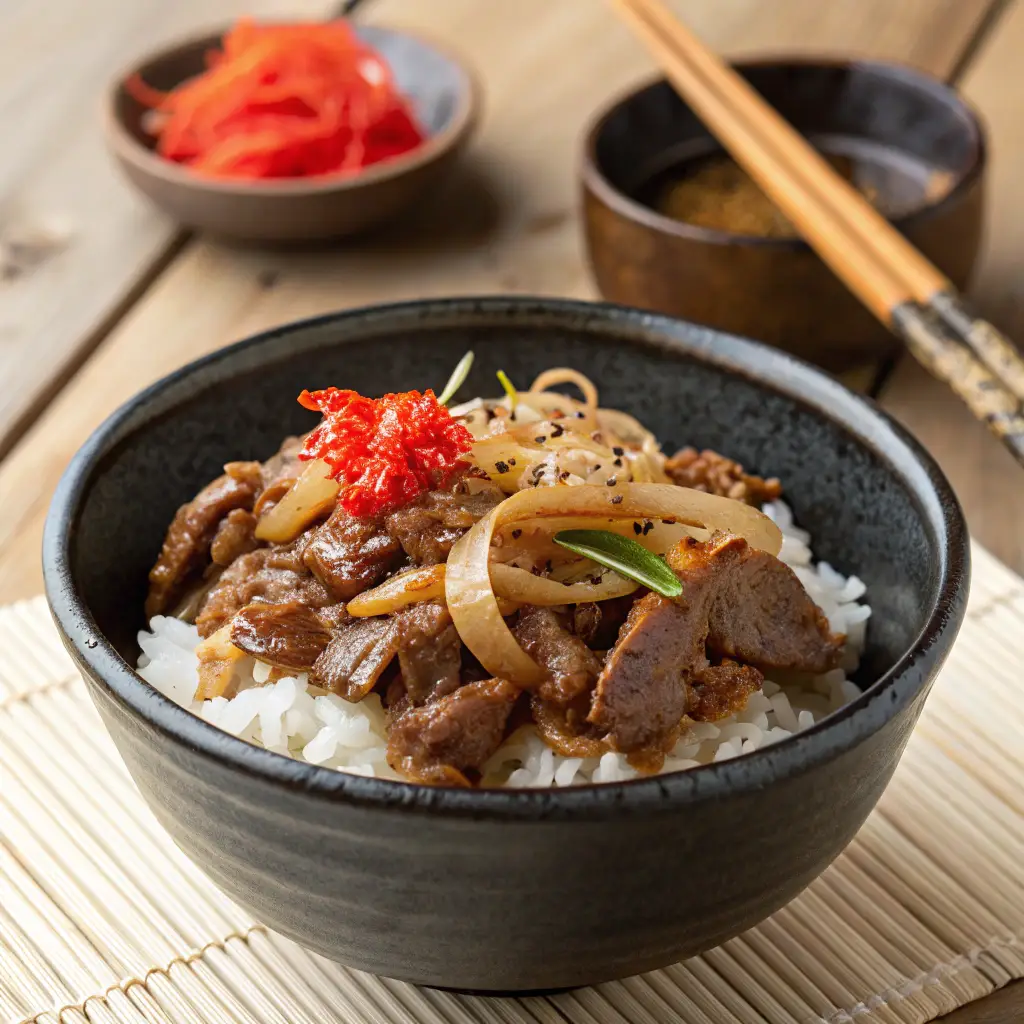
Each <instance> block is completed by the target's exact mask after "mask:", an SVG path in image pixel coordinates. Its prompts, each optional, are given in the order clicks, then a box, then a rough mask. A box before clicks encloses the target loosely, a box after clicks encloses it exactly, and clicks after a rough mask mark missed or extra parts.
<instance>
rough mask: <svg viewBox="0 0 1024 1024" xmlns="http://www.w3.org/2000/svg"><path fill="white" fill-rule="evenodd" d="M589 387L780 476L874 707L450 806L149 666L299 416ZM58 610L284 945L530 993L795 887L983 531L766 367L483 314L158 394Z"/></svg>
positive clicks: (189, 827)
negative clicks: (383, 400) (208, 508)
mask: <svg viewBox="0 0 1024 1024" xmlns="http://www.w3.org/2000/svg"><path fill="white" fill-rule="evenodd" d="M470 348H471V349H473V350H474V351H475V352H476V356H477V359H476V364H475V366H474V368H473V373H472V375H471V377H470V380H469V381H468V383H467V385H466V387H465V389H464V392H463V393H464V394H467V395H471V394H487V393H492V392H493V391H494V388H495V380H494V373H495V370H496V369H498V368H499V367H502V368H504V369H505V370H506V371H508V372H509V374H510V375H511V376H512V378H513V380H518V381H528V380H530V379H531V378H532V376H533V375H534V374H535V373H537V372H538V371H539V370H542V369H545V368H547V367H550V366H552V365H558V364H565V365H569V366H576V367H580V368H582V369H585V370H586V371H587V372H588V373H589V374H590V375H591V376H592V377H593V378H594V380H595V381H596V382H597V384H598V385H599V387H600V388H601V392H602V400H603V403H604V404H606V405H610V406H615V407H618V408H621V409H626V410H629V411H630V412H632V413H635V414H636V415H637V416H639V417H641V418H642V419H643V420H644V421H645V422H646V423H647V424H648V425H649V426H650V427H652V428H653V429H654V430H655V431H656V432H657V433H658V435H659V436H660V437H661V438H662V439H664V441H665V442H666V445H672V444H678V443H681V442H684V441H685V442H690V443H693V444H696V445H709V446H713V447H714V448H717V449H720V450H721V451H723V452H727V453H729V454H730V455H732V456H734V457H736V458H738V459H740V460H742V462H743V463H744V464H745V465H746V466H748V467H749V468H750V469H752V470H755V471H757V472H764V473H771V474H777V475H778V476H779V477H781V478H782V480H783V482H784V484H785V487H786V492H787V496H788V498H789V500H790V501H791V502H792V505H793V508H794V510H795V513H796V515H797V516H798V518H799V520H800V522H801V523H802V524H803V525H804V526H806V527H807V528H808V529H810V530H811V531H812V532H813V534H814V540H815V550H816V552H817V554H818V555H819V556H820V557H822V558H826V559H828V560H829V561H830V562H832V563H833V564H834V565H836V566H838V567H839V568H840V569H841V570H843V571H844V572H848V573H849V572H856V573H857V574H858V575H859V576H861V577H862V578H863V579H864V580H866V581H867V582H868V585H869V590H868V596H869V600H870V602H871V604H872V606H873V608H874V615H873V617H872V619H871V628H870V630H869V634H868V637H869V643H868V649H867V655H866V658H865V660H864V664H863V671H862V675H861V680H862V682H863V684H865V685H866V687H867V688H866V690H865V692H864V693H863V694H862V696H861V697H859V698H858V699H857V700H855V701H853V702H852V703H851V704H850V705H848V706H847V707H845V708H844V709H843V710H842V711H840V712H838V713H836V714H833V715H832V716H830V717H829V718H828V719H826V720H825V721H824V722H822V723H821V724H819V725H817V726H815V727H814V728H812V729H810V730H808V731H807V732H805V733H803V734H801V735H800V736H798V737H795V738H793V739H792V740H788V741H786V742H784V743H781V744H779V745H778V746H775V747H771V748H769V749H767V750H763V751H758V752H756V753H753V754H750V755H747V756H744V757H740V758H738V759H736V760H734V761H729V762H725V763H721V764H716V765H711V766H708V767H703V768H698V769H696V770H694V771H690V772H685V773H681V774H675V775H667V776H662V777H657V778H652V779H647V780H641V781H636V782H631V783H625V784H616V785H608V786H591V787H581V788H578V789H570V790H550V791H536V790H532V791H502V790H496V791H473V790H457V789H432V788H429V787H424V786H417V785H409V784H405V783H399V782H388V781H380V780H373V779H366V778H361V777H357V776H352V775H344V774H340V773H337V772H334V771H331V770H329V769H325V768H319V767H313V766H311V765H308V764H303V763H300V762H298V761H292V760H289V759H287V758H285V757H282V756H279V755H278V754H274V753H271V752H269V751H266V750H262V749H258V748H256V747H254V746H250V745H249V744H247V743H244V742H242V741H241V740H238V739H235V738H234V737H231V736H228V735H226V734H225V733H222V732H220V731H219V730H217V729H216V728H214V727H212V726H210V725H208V724H206V723H204V722H203V721H201V720H200V719H198V718H196V717H193V716H192V715H191V714H189V713H188V712H186V711H184V710H182V709H181V708H179V707H177V706H176V705H174V704H172V703H171V702H170V701H168V700H166V699H165V698H164V697H162V696H161V695H160V694H158V693H157V692H156V691H155V690H153V689H152V688H151V687H150V686H149V685H148V684H146V683H145V682H143V681H142V680H141V679H140V678H139V677H138V676H137V675H136V674H135V673H134V672H133V671H132V668H131V666H132V664H133V663H134V662H135V659H136V654H137V648H136V644H135V633H136V630H138V629H139V628H140V627H141V626H142V625H143V610H142V604H143V597H144V593H145V588H146V572H147V570H148V568H149V566H150V564H151V563H152V562H153V560H154V558H155V557H156V554H157V551H158V550H159V547H160V542H161V538H162V535H163V533H164V529H165V527H166V526H167V524H168V522H169V521H170V519H171V516H172V515H173V513H174V511H175V509H176V507H177V506H178V504H179V503H180V502H182V501H184V500H186V499H187V498H189V497H190V496H191V495H192V494H193V493H194V492H195V491H196V490H197V489H198V488H199V487H200V485H202V484H203V483H204V482H206V481H207V480H209V479H210V478H211V477H213V476H214V475H215V474H217V473H218V472H219V467H220V466H221V465H222V464H223V463H224V462H225V461H228V460H231V459H236V458H250V457H251V458H262V457H264V456H267V455H269V454H270V453H271V452H273V451H274V450H275V449H276V448H277V445H278V442H279V441H280V439H281V437H282V436H283V435H284V434H286V433H289V432H296V431H299V430H302V429H304V428H306V427H308V426H310V425H311V419H312V417H311V415H310V414H309V413H307V412H305V411H304V410H303V409H301V408H300V407H299V405H298V404H297V403H296V401H295V396H296V395H297V394H298V392H299V391H300V390H301V389H302V388H304V387H307V386H309V387H312V386H326V385H327V384H338V385H344V386H347V387H352V388H357V389H359V390H360V391H363V392H365V393H370V394H375V393H380V392H382V391H385V390H392V389H393V390H400V389H407V388H414V387H417V388H422V387H425V386H428V385H432V386H434V387H439V386H440V385H441V384H443V382H444V380H445V379H446V377H447V375H448V373H449V371H450V369H451V367H452V366H453V365H454V364H455V362H456V360H457V359H458V358H459V357H460V356H461V355H462V354H463V353H464V352H465V351H466V350H467V349H470ZM43 557H44V563H45V573H46V587H47V593H48V595H49V600H50V604H51V607H52V609H53V614H54V616H55V618H56V620H57V624H58V627H59V629H60V631H61V633H62V635H63V637H64V640H65V643H66V644H67V646H68V648H69V650H70V651H71V653H72V656H73V657H74V658H75V660H76V661H77V663H78V665H79V666H80V668H81V670H82V673H83V675H84V676H85V678H86V680H87V682H88V686H89V690H90V692H91V693H92V697H93V700H94V701H95V703H96V706H97V707H98V709H99V711H100V714H101V715H102V716H103V719H104V721H105V722H106V724H107V727H108V728H109V730H110V732H111V734H112V735H113V737H114V740H115V741H116V743H117V746H118V748H119V750H120V751H121V754H122V756H123V757H124V760H125V762H126V764H127V765H128V768H129V770H130V771H131V773H132V775H133V777H134V778H135V780H136V782H137V783H138V785H139V788H140V789H141V790H142V792H143V794H144V795H145V797H146V799H147V800H148V801H149V803H150V805H151V806H152V808H153V810H154V811H155V812H156V814H157V816H158V818H159V819H160V821H161V822H162V823H163V824H164V826H166V828H167V829H168V831H169V832H170V833H171V835H172V836H173V837H174V839H175V840H176V841H177V842H178V844H179V845H180V846H181V847H182V849H184V850H185V852H186V853H188V854H189V855H190V856H191V857H193V858H194V859H195V860H196V862H197V863H198V864H199V865H200V866H201V867H202V868H203V869H204V870H205V871H206V872H208V873H209V875H210V877H211V878H212V879H213V880H214V881H215V882H216V883H217V884H218V885H220V886H221V887H222V888H223V889H224V890H225V891H226V892H228V893H229V894H230V895H231V896H232V897H233V898H234V899H236V900H237V901H238V902H240V903H241V904H242V905H244V906H246V907H248V908H249V909H250V910H251V911H253V912H254V913H255V914H256V915H258V916H259V918H260V919H262V920H263V921H265V922H266V923H267V924H268V925H270V926H271V927H273V928H275V929H277V930H279V931H280V932H283V933H284V934H285V935H288V936H290V937H292V938H294V939H297V940H298V941H299V942H301V943H303V944H304V945H306V946H308V947H310V948H311V949H314V950H316V951H317V952H319V953H322V954H324V955H326V956H328V957H331V958H334V959H336V960H340V961H342V962H343V963H345V964H348V965H350V966H352V967H356V968H360V969H362V970H367V971H373V972H376V973H380V974H384V975H390V976H392V977H396V978H404V979H407V980H409V981H414V982H421V983H426V984H430V985H440V986H447V987H456V988H468V989H477V990H491V991H493V990H506V991H507V990H525V989H543V988H553V987H563V986H573V985H581V984H584V983H590V982H598V981H603V980H606V979H610V978H616V977H621V976H624V975H628V974H632V973H635V972H639V971H645V970H648V969H651V968H656V967H659V966H662V965H664V964H668V963H670V962H673V961H676V960H678V959H679V958H681V957H685V956H689V955H691V954H694V953H698V952H700V951H701V950H705V949H708V948H709V947H711V946H714V945H716V944H717V943H720V942H722V941H724V940H725V939H728V938H729V937H730V936H733V935H736V934H737V933H738V932H740V931H742V930H744V929H746V928H748V927H750V926H751V925H753V924H755V923H756V922H758V921H759V920H761V919H762V918H763V917H765V916H766V915H768V914H770V913H771V912H772V911H774V910H776V909H777V908H778V907H781V906H782V905H783V904H784V903H786V902H787V901H788V900H790V899H792V898H793V897H794V896H795V895H796V894H797V893H798V892H800V890H801V889H803V888H804V886H806V885H807V884H808V883H809V882H810V881H811V880H812V879H813V878H814V877H815V876H816V875H817V874H819V872H821V871H822V870H823V869H824V868H825V866H826V865H827V864H828V863H829V862H830V861H831V860H832V859H833V858H834V857H835V856H836V855H837V854H838V853H839V852H840V851H841V850H842V849H843V847H844V846H845V845H846V844H847V843H848V842H849V841H850V839H851V838H852V837H853V835H854V833H855V832H856V831H857V829H858V828H859V827H860V825H861V823H862V822H863V821H864V819H865V817H866V816H867V814H868V812H869V811H870V810H871V808H872V807H873V806H874V804H875V801H876V800H877V799H878V797H879V795H880V794H881V792H882V790H883V788H884V787H885V785H886V783H887V782H888V780H889V777H890V776H891V774H892V772H893V769H894V768H895V766H896V763H897V761H898V760H899V757H900V754H901V752H902V750H903V747H904V744H905V743H906V741H907V738H908V736H909V735H910V731H911V729H912V727H913V725H914V722H915V720H916V718H917V716H918V714H919V713H920V711H921V708H922V705H923V704H924V700H925V697H926V695H927V693H928V690H929V687H930V684H931V682H932V680H933V679H934V678H935V674H936V672H937V671H938V668H939V666H940V665H941V664H942V661H943V659H944V658H945V656H946V654H947V652H948V651H949V648H950V645H951V644H952V642H953V639H954V637H955V635H956V632H957V629H958V627H959V625H960V622H961V619H962V617H963V613H964V603H965V600H966V597H967V585H968V549H967V536H966V531H965V527H964V522H963V518H962V515H961V512H960V509H959V507H958V505H957V502H956V500H955V498H954V497H953V494H952V492H951V491H950V489H949V485H948V484H947V483H946V481H945V480H944V479H943V477H942V475H941V474H940V472H939V470H938V469H937V468H936V466H935V464H934V463H933V462H932V460H931V459H930V458H929V457H928V456H927V455H926V454H925V452H924V451H922V449H921V448H920V447H919V446H918V445H917V444H916V443H915V442H914V441H913V440H912V439H911V438H910V437H908V436H907V435H906V434H905V433H904V432H903V431H902V430H901V429H900V428H899V427H897V426H896V425H895V424H893V423H892V422H891V421H890V420H889V419H887V418H886V417H885V416H884V415H883V414H882V413H880V412H878V411H877V410H876V409H875V408H874V406H872V405H871V404H870V403H869V402H867V401H865V400H864V399H862V398H859V397H857V396H855V395H853V394H851V393H850V392H849V391H847V390H845V389H844V388H843V387H842V386H840V385H839V384H837V383H835V382H834V381H832V380H831V379H829V378H827V377H826V376H824V375H823V374H821V373H819V372H817V371H816V370H813V369H811V368H810V367H808V366H805V365H803V364H801V363H799V362H796V361H795V360H793V359H791V358H790V357H788V356H785V355H782V354H780V353H779V352H777V351H774V350H772V349H769V348H766V347H763V346H760V345H757V344H753V343H750V342H747V341H742V340H739V339H737V338H733V337H728V336H725V335H722V334H717V333H714V332H712V331H708V330H704V329H701V328H696V327H693V326H691V325H688V324H685V323H680V322H677V321H672V320H668V319H662V318H660V317H656V316H651V315H649V314H644V313H640V312H637V311H633V310H627V309H622V308H617V307H612V306H603V305H588V304H581V303H574V302H562V301H557V300H532V299H473V300H470V299H467V300H449V301H428V302H417V303H410V304H405V305H398V306H387V307H378V308H372V309H364V310H356V311H354V312H348V313H341V314H337V315H334V316H329V317H324V318H321V319H317V320H310V321H306V322H303V323H299V324H294V325H291V326H288V327H282V328H280V329H278V330H274V331H270V332H268V333H266V334H263V335H260V336H259V337H256V338H253V339H251V340H249V341H246V342H242V343H241V344H239V345H235V346H233V347H231V348H228V349H224V350H223V351H220V352H217V353H215V354H214V355H211V356H208V357H206V358H204V359H202V360H200V361H198V362H195V363H192V364H190V365H189V366H187V367H185V368H184V369H182V370H179V371H178V372H177V373H175V374H173V375H171V376H170V377H167V378H165V379H164V380H162V381H160V382H159V383H157V384H155V385H153V386H152V387H151V388H149V389H147V390H146V391H144V392H143V393H142V394H140V395H139V396H138V397H136V398H135V399H133V400H132V401H131V402H129V403H128V404H127V405H125V406H124V407H122V408H121V409H120V410H119V411H118V412H117V413H115V414H114V415H113V416H112V417H111V418H110V419H109V420H107V422H106V423H105V424H104V425H103V426H102V427H100V429H99V430H98V431H97V432H96V433H95V434H94V435H93V436H92V437H91V438H90V440H89V441H88V442H87V443H86V444H85V446H84V447H83V448H82V450H81V451H80V452H79V453H78V455H76V456H75V458H74V460H73V461H72V463H71V465H70V467H69V468H68V470H67V472H66V474H65V476H64V478H63V480H62V482H61V484H60V487H59V488H58V491H57V495H56V497H55V499H54V503H53V507H52V509H51V512H50V516H49V519H48V521H47V526H46V536H45V541H44V552H43Z"/></svg>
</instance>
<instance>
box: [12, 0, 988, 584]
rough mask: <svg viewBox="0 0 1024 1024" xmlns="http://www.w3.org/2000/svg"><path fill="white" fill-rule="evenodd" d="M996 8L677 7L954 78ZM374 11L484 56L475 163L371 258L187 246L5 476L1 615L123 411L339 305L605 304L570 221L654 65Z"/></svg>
mask: <svg viewBox="0 0 1024 1024" xmlns="http://www.w3.org/2000/svg"><path fill="white" fill-rule="evenodd" d="M106 2H113V0H106ZM250 6H251V5H250ZM988 6H989V5H988V3H987V2H986V0H906V2H903V3H900V4H894V3H892V2H891V0H841V2H840V0H833V2H831V3H829V4H821V3H819V2H818V0H781V2H776V3H773V4H764V3H762V2H761V0H730V3H728V4H708V3H705V2H703V0H678V3H677V7H678V9H679V10H680V12H681V13H682V14H683V15H684V16H686V17H688V18H689V19H690V20H691V22H692V23H693V24H694V25H695V26H696V27H697V28H698V29H699V31H700V32H701V33H702V34H703V35H704V37H705V38H706V39H707V40H708V41H709V42H710V43H712V44H713V45H715V46H716V47H719V48H722V49H724V50H727V51H728V52H732V53H738V52H750V51H753V50H770V51H771V50H774V51H776V52H778V51H780V50H782V49H789V50H810V49H814V50H829V51H833V52H844V53H850V52H857V53H865V54H871V55H874V56H885V57H901V58H904V59H908V60H911V61H914V62H916V63H918V64H920V65H922V66H924V67H927V68H930V69H931V70H933V71H935V72H937V73H939V74H945V73H947V72H949V71H950V69H951V68H952V67H953V66H954V65H955V64H956V62H957V60H958V57H959V55H960V53H961V52H962V51H963V49H964V48H965V46H966V45H967V44H968V42H969V40H970V39H971V38H972V36H973V33H974V32H975V30H976V28H977V26H978V25H979V23H980V22H981V20H982V19H983V18H984V16H985V13H986V11H987V9H988ZM368 7H369V10H368V11H367V15H366V16H367V20H371V21H373V20H378V21H381V22H390V23H392V24H397V25H405V26H407V27H411V28H416V29H420V30H422V31H424V32H425V33H430V34H433V35H434V36H436V37H438V38H440V39H444V40H446V41H447V42H449V43H450V44H451V45H452V46H454V47H458V48H459V49H461V50H463V51H465V52H466V53H467V54H470V55H472V59H473V62H474V63H475V65H476V66H477V67H478V68H479V69H480V71H481V76H482V78H483V80H484V87H485V90H486V94H487V96H486V115H485V118H484V123H483V126H482V130H481V132H480V135H479V137H478V139H477V140H476V143H475V145H474V147H473V152H472V154H471V157H470V159H468V160H467V161H465V162H464V164H463V166H462V168H461V170H460V171H459V173H458V174H457V175H456V176H455V179H454V180H453V181H452V182H451V183H450V185H449V187H448V188H447V189H446V190H445V191H444V192H443V194H441V195H438V196H437V197H436V201H435V202H433V203H431V204H429V205H427V206H426V207H425V208H424V209H423V210H422V211H421V215H420V216H419V217H418V218H417V219H416V220H415V221H414V222H413V223H409V224H406V225H403V227H402V229H401V230H398V231H392V232H391V233H390V234H385V235H382V236H380V237H378V238H376V239H375V240H373V241H372V242H368V243H362V244H360V245H358V246H350V247H347V248H345V249H338V250H336V251H331V252H319V253H307V254H290V255H282V254H273V253H265V252H264V253H261V252H257V251H245V250H237V249H231V248H225V247H222V246H216V245H213V244H210V243H208V242H206V241H204V240H197V241H195V242H193V243H191V244H190V245H189V246H188V247H187V248H186V250H185V251H184V252H183V253H182V254H181V256H179V257H178V258H177V260H176V261H175V262H174V264H173V265H172V266H170V267H169V268H168V269H167V271H166V272H165V273H164V274H163V275H162V276H161V277H160V278H159V279H158V280H157V281H156V282H155V283H154V285H153V286H152V287H151V289H150V291H149V292H148V293H147V294H146V296H145V297H144V298H143V299H142V301H140V302H139V304H138V305H137V306H136V307H135V308H134V309H133V310H132V311H131V313H130V314H129V315H128V316H127V317H126V318H125V320H124V321H123V322H122V323H121V324H120V325H119V327H118V328H117V330H116V331H115V332H114V333H113V334H112V335H111V336H110V337H109V338H107V339H106V341H105V342H104V343H103V344H102V346H101V347H100V348H99V350H98V351H97V352H96V353H95V355H94V356H93V357H92V358H91V359H90V360H89V362H88V363H87V364H86V365H85V366H84V367H83V369H82V371H81V372H79V373H78V374H77V375H76V377H75V378H74V380H73V381H72V382H71V383H70V385H69V386H68V387H67V388H65V389H64V391H63V392H62V393H61V394H60V395H59V396H58V397H57V399H56V400H55V401H54V402H53V403H52V405H51V407H50V408H48V409H47V410H46V411H45V413H44V414H43V415H42V416H41V417H40V418H39V419H38V421H37V422H36V423H35V425H34V426H33V428H32V429H31V430H30V432H29V433H28V434H27V435H26V436H25V437H24V439H23V440H22V442H21V443H20V444H19V446H18V447H17V449H16V450H15V451H14V452H13V453H12V454H11V456H10V457H9V458H8V459H7V460H6V462H5V463H4V465H3V466H2V468H0V495H2V500H0V599H2V600H4V601H9V600H13V599H15V598H18V597H22V596H26V595H28V594H31V593H35V592H37V591H38V590H39V589H40V573H39V565H38V562H39V556H38V551H39V540H40V536H41V530H42V521H43V517H44V514H45V510H46V506H47V504H48V501H49V497H50V494H51V492H52V489H53V487H54V484H55V482H56V479H57V477H58V476H59V474H60V472H61V470H62V469H63V467H64V465H65V464H66V462H67V460H68V458H69V457H70V456H71V454H72V453H73V452H74V450H75V449H76V448H77V447H78V445H79V444H80V443H81V442H82V440H83V439H84V438H85V436H86V435H87V434H88V432H89V431H90V430H91V429H92V428H93V427H95V426H96V425H97V424H98V423H99V422H100V420H101V419H102V418H103V417H104V416H105V415H106V414H107V413H108V412H110V411H111V410H112V409H113V408H114V407H115V406H116V405H117V404H119V403H120V402H121V401H123V400H124V399H126V398H128V397H129V396H130V395H131V394H132V393H133V392H135V391H136V390H138V389H139V388H140V387H142V386H143V385H144V384H146V383H148V382H149V381H151V380H153V379H154V378H156V377H158V376H160V375H161V374H163V373H166V372H167V371H169V370H171V369H173V368H174V367H176V366H178V365H180V364H181V363H183V362H186V361H187V360H189V359H192V358H194V357H196V356H198V355H200V354H202V353H203V352H206V351H209V350H210V349H213V348H215V347H218V346H220V345H223V344H225V343H227V342H230V341H232V340H234V339H236V338H239V337H242V336H244V335H245V334H248V333H251V332H252V331H255V330H258V329H261V328H263V327H266V326H268V325H271V324H274V323H280V322H282V321H286V320H289V319H292V318H295V317H302V316H309V315H313V314H316V313H319V312H323V311H326V310H330V309H336V308H339V307H343V306H352V305H357V304H362V303H367V302H375V301H384V300H393V299H402V298H410V297H417V296H429V295H441V294H452V293H461V294H467V293H482V292H494V291H501V292H534V293H548V294H558V295H572V296H589V295H591V294H592V292H591V286H590V282H589V279H588V276H587V273H586V270H585V267H584V264H583V260H582V258H581V252H580V233H579V230H578V224H577V221H576V212H575V205H576V184H575V178H574V166H575V160H576V150H577V146H578V140H579V136H580V134H581V132H582V129H583V125H584V124H585V123H586V121H587V120H588V119H589V118H590V117H591V116H592V114H593V112H594V111H595V110H596V109H597V108H599V107H600V106H601V105H603V104H604V103H605V102H607V100H608V98H609V97H611V96H612V95H614V94H615V93H616V92H618V91H619V90H621V89H623V88H624V87H625V86H626V85H627V84H629V83H632V82H633V81H635V80H636V79H637V78H639V77H642V76H643V75H645V74H648V73H650V72H651V71H652V70H653V67H652V64H651V63H650V61H649V59H648V57H647V55H646V53H645V52H643V50H642V49H641V48H640V46H639V45H638V44H637V43H636V41H635V40H634V39H633V38H632V37H631V36H630V35H629V33H628V32H627V30H626V29H625V28H624V27H622V26H621V25H619V24H618V23H617V21H616V20H615V18H614V17H613V16H612V15H611V14H610V13H609V11H608V9H607V8H606V6H605V5H604V4H602V3H597V2H593V0H564V2H562V3H558V4H552V3H550V0H521V2H519V3H516V4H515V5H512V4H483V3H480V2H478V0H434V2H432V3H431V4H429V5H428V4H423V3H418V2H416V0H376V2H373V3H371V4H369V5H368ZM26 9H27V8H26ZM140 17H141V16H140ZM119 201H120V202H127V201H128V200H126V199H124V198H123V197H119ZM142 230H144V229H142ZM22 352H23V354H24V349H23V348H22ZM22 358H23V356H22Z"/></svg>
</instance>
